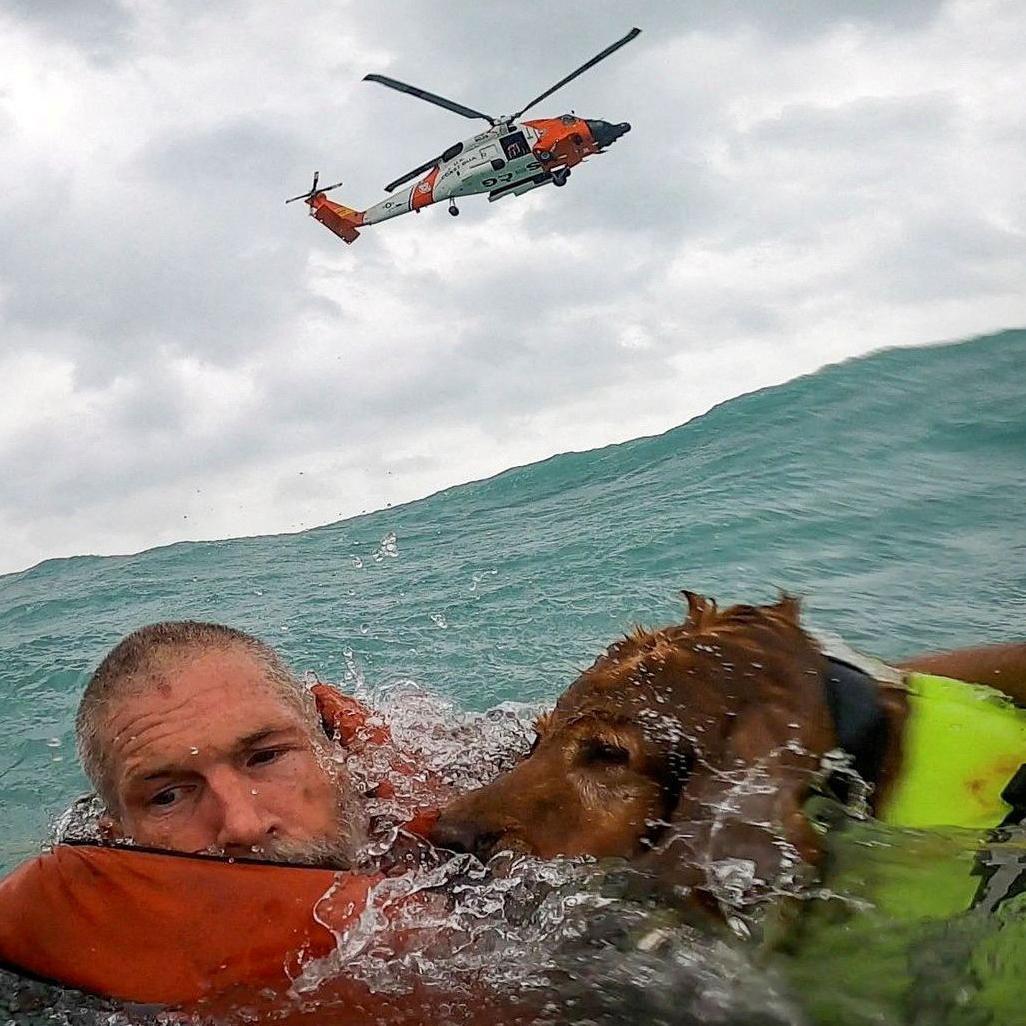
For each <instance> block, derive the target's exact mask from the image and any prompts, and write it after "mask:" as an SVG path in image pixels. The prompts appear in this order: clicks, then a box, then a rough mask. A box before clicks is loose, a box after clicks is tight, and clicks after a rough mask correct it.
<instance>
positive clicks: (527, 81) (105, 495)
mask: <svg viewBox="0 0 1026 1026" xmlns="http://www.w3.org/2000/svg"><path fill="white" fill-rule="evenodd" d="M999 6H1000V5H999ZM75 10H76V16H75V17H68V16H67V15H68V11H67V9H66V7H65V5H62V4H25V3H20V2H19V3H12V2H10V0H9V2H7V3H6V4H4V5H2V6H0V18H2V19H3V23H4V25H5V27H6V29H8V31H5V32H4V33H3V34H2V35H0V138H2V143H3V145H4V149H5V157H6V160H5V169H4V171H3V174H4V176H5V180H4V188H3V190H2V191H0V239H2V245H0V331H2V332H3V337H4V339H5V346H4V348H3V350H0V473H2V474H3V475H4V478H5V480H7V481H9V482H13V483H14V485H15V486H14V487H13V488H9V489H8V490H7V491H6V492H5V493H4V495H3V496H2V497H0V527H2V528H3V530H4V535H5V537H6V542H5V547H4V548H2V549H0V568H11V569H14V568H17V567H20V566H24V565H27V564H29V563H31V562H33V561H35V560H37V559H39V558H42V557H44V556H48V555H56V554H71V553H76V552H81V551H87V550H92V551H97V550H98V551H124V550H128V549H133V548H138V547H141V546H143V545H147V544H153V543H155V542H163V541H169V540H173V539H175V538H180V537H196V536H208V537H209V536H216V535H227V534H232V533H249V532H252V531H257V530H267V531H270V530H281V529H294V528H295V527H297V526H300V525H301V524H306V525H309V524H312V523H316V522H323V521H326V520H331V519H334V518H336V517H338V516H340V515H343V514H349V513H354V512H359V511H360V510H361V509H364V508H369V507H372V506H374V505H378V504H381V503H383V502H385V501H398V500H400V499H404V498H412V497H415V496H416V495H418V494H423V493H424V492H427V491H430V490H433V489H436V488H438V487H441V486H443V485H446V484H451V483H453V482H456V481H459V480H463V479H467V478H470V477H479V476H481V475H482V474H486V473H491V472H494V471H497V470H499V469H502V468H503V467H505V466H508V465H510V464H513V463H520V462H523V461H525V460H528V459H535V458H540V457H543V456H546V455H549V454H550V453H552V452H555V451H559V450H562V449H565V448H571V447H580V446H586V445H594V444H600V443H602V442H606V441H610V440H617V439H623V438H626V437H630V436H632V435H636V434H639V433H643V432H648V431H653V430H660V429H662V428H665V427H668V426H670V425H671V424H673V423H677V422H679V421H681V420H684V419H686V418H687V417H688V416H691V415H693V414H695V413H697V412H700V411H701V410H702V409H705V408H707V407H708V406H709V405H710V404H712V403H714V402H717V401H720V400H722V399H723V398H725V397H727V396H728V395H730V394H736V392H738V391H740V390H743V389H746V388H752V387H757V386H759V385H762V384H766V383H769V382H772V381H777V380H782V379H783V378H786V377H788V376H790V375H792V374H795V373H799V372H801V371H805V370H809V369H812V368H813V367H815V366H817V365H819V364H821V363H823V362H825V361H828V360H831V359H837V358H840V357H843V356H846V355H851V354H853V353H856V352H862V351H865V350H867V349H869V348H872V347H874V346H878V345H882V344H888V343H893V342H898V341H917V340H918V341H924V342H925V341H931V340H933V339H935V338H938V337H952V336H953V335H957V334H959V333H960V332H964V333H965V334H969V333H972V332H973V331H976V330H983V329H986V328H990V327H996V326H999V325H1000V324H1002V323H1010V322H1013V321H1014V322H1016V323H1021V321H1022V318H1023V314H1024V312H1026V302H1024V301H1023V300H1022V298H1021V295H1020V293H1021V289H1020V288H1019V285H1018V282H1019V280H1021V275H1019V274H1018V270H1019V268H1018V254H1019V253H1020V252H1021V241H1022V232H1023V231H1024V230H1026V218H1024V216H1023V214H1024V210H1023V206H1022V201H1021V189H1020V186H1019V184H1018V183H1019V182H1020V181H1021V177H1022V173H1023V172H1024V171H1026V167H1024V163H1026V160H1024V158H1023V153H1022V149H1021V145H1020V144H1021V138H1022V121H1021V116H1020V115H1019V114H1018V113H1017V108H1015V107H1014V106H1013V104H1011V103H1010V102H1009V98H1010V97H1013V96H1018V95H1021V91H1022V88H1024V87H1026V81H1024V79H1026V73H1024V72H1023V69H1022V66H1021V62H1020V61H1019V55H1018V53H1017V51H1016V50H1015V48H1014V47H1012V46H1009V45H1008V42H1007V40H1008V39H1009V38H1010V37H1012V36H1014V34H1015V32H1014V29H1015V28H1016V26H1018V27H1019V28H1020V29H1021V28H1022V27H1023V18H1024V16H1023V14H1022V13H1021V12H1017V11H1016V10H1014V9H1013V8H1012V6H1001V7H1000V10H992V11H990V12H989V13H988V12H984V11H982V10H981V11H979V12H975V13H974V12H973V11H972V10H967V9H966V8H965V7H962V6H957V5H954V4H944V3H939V2H938V3H925V2H923V3H919V2H904V3H898V4H894V3H883V2H880V3H875V2H874V3H865V2H861V0H860V2H855V0H846V2H833V3H822V2H820V3H815V4H813V3H808V4H797V3H796V4H787V5H780V4H772V5H767V4H763V3H757V2H755V0H752V2H750V3H740V2H735V3H726V2H725V3H710V4H697V3H686V4H679V3H672V2H659V3H653V4H646V5H639V6H638V7H637V8H636V9H630V8H627V9H625V8H624V7H623V5H622V4H613V3H612V2H600V3H597V4H593V5H590V7H589V15H588V17H587V18H586V19H582V18H581V16H580V12H579V10H577V9H574V8H570V7H555V8H551V9H546V10H545V11H544V16H542V15H541V14H540V13H539V9H538V8H536V7H530V6H527V7H525V6H520V7H516V8H510V9H508V10H507V9H504V10H503V11H502V12H501V15H500V14H498V13H496V11H495V10H494V9H492V8H490V7H488V6H487V5H470V6H467V5H465V4H456V3H454V2H446V3H443V4H441V5H438V6H436V7H434V8H432V12H431V17H429V18H428V17H423V16H422V12H420V10H419V9H417V8H415V7H414V6H412V5H410V4H409V3H407V2H399V0H395V2H389V3H385V4H382V5H377V6H375V7H374V8H371V7H369V6H366V5H354V6H353V7H351V8H348V9H346V10H344V11H342V12H339V11H334V10H328V9H326V8H325V7H324V6H323V5H320V4H315V3H313V2H310V3H305V4H300V5H297V6H296V7H295V8H291V9H289V10H288V11H286V10H284V9H283V8H280V7H279V5H274V4H269V3H264V2H260V0H249V2H247V0H239V2H238V3H233V4H231V5H225V6H219V7H216V8H206V7H205V6H201V5H199V4H198V3H197V4H173V5H162V4H155V5H136V6H132V7H131V8H126V7H122V6H121V5H118V4H114V3H101V2H99V0H96V2H92V3H84V4H82V5H76V6H75ZM635 21H636V22H638V23H640V24H641V27H642V28H643V29H644V34H643V35H642V36H641V38H640V39H639V40H637V41H636V42H634V43H632V44H631V46H629V47H628V48H626V49H624V50H623V51H621V52H620V53H618V54H617V55H615V56H614V57H613V58H611V59H610V60H609V61H608V62H607V63H606V64H604V65H602V66H601V67H600V68H598V69H596V70H594V71H592V72H590V73H589V74H588V75H586V76H584V77H582V78H581V79H579V80H577V81H576V82H574V83H573V84H572V85H571V87H569V88H568V89H566V90H565V91H564V92H562V93H559V94H557V95H556V96H554V97H553V98H551V100H549V101H547V102H546V103H545V104H542V105H541V106H540V107H539V108H538V109H537V111H535V112H532V113H536V114H537V115H539V116H541V115H549V114H553V113H559V112H561V111H562V110H564V109H567V108H573V109H574V110H576V111H578V112H580V113H581V114H583V115H585V116H598V117H606V118H608V119H610V120H621V119H624V120H630V121H631V122H632V124H633V126H634V129H633V131H632V133H631V134H630V135H629V136H627V137H626V138H625V139H624V140H622V141H621V142H618V143H617V144H616V146H614V147H613V148H611V149H610V151H609V152H608V154H606V155H603V156H602V157H601V158H595V159H593V160H589V161H588V162H587V163H586V164H585V165H583V166H581V167H579V168H576V169H575V170H574V173H573V177H572V179H571V182H570V183H569V185H568V187H567V188H566V189H562V190H555V189H549V190H539V191H538V192H536V193H533V194H531V195H530V196H529V197H526V198H524V199H509V200H503V201H502V202H500V203H497V204H494V205H489V204H488V203H486V202H485V201H484V199H483V197H478V198H470V199H467V200H466V201H464V203H463V204H462V209H463V215H462V216H461V217H460V218H459V219H458V220H457V221H453V220H452V219H450V218H448V217H446V216H445V213H444V211H442V210H440V209H438V210H434V209H432V210H428V211H426V212H425V213H423V214H422V215H420V216H419V217H408V218H403V219H400V220H398V221H395V222H390V223H387V224H384V225H381V226H378V227H376V228H371V229H369V230H367V231H366V232H365V233H364V236H363V237H362V238H361V239H360V241H359V242H358V243H357V245H356V246H354V247H352V249H347V248H346V247H344V246H343V245H342V244H341V243H340V242H339V241H338V240H337V239H335V238H334V237H333V236H331V235H330V234H329V233H327V232H325V231H324V230H323V229H322V228H321V227H320V226H318V225H316V224H314V223H313V222H311V221H310V220H309V219H308V218H305V217H303V216H302V210H301V209H299V205H298V204H297V205H293V206H290V207H285V206H284V205H283V203H282V200H283V199H284V198H285V197H286V196H288V195H292V194H294V193H298V192H300V191H301V190H302V189H303V188H305V187H306V186H307V184H308V183H309V176H310V174H311V172H312V170H313V169H314V168H319V169H320V170H321V171H322V173H323V174H324V175H325V176H326V177H328V178H331V179H337V178H340V177H341V178H344V179H345V185H344V187H343V188H342V189H341V190H339V193H338V198H339V199H340V200H341V201H342V202H346V203H350V204H352V205H357V206H366V205H369V204H370V203H371V202H374V201H376V200H377V199H378V198H380V196H381V186H382V184H383V183H384V182H386V181H388V180H389V179H390V178H392V177H394V176H395V175H396V174H397V173H399V172H400V171H402V170H404V169H406V168H408V167H412V166H414V165H416V164H417V163H420V162H421V161H423V160H424V159H425V158H426V157H427V156H429V155H430V154H432V153H437V152H438V151H439V149H440V148H442V147H443V146H445V145H447V144H448V143H450V142H453V141H456V140H457V139H460V138H462V137H465V136H466V135H468V134H470V133H471V132H472V131H473V130H474V125H473V123H472V122H470V121H465V120H463V119H461V118H459V117H456V116H453V115H451V114H449V113H448V112H445V111H442V110H438V109H437V108H433V107H431V106H429V105H427V104H423V103H419V102H418V101H416V100H414V99H412V98H409V97H404V96H400V95H399V94H396V93H393V92H390V91H388V90H385V89H381V88H380V87H377V86H374V85H371V84H368V83H364V82H361V81H360V79H361V77H362V75H363V74H364V73H366V72H368V71H381V72H385V73H388V74H392V75H395V76H397V77H399V78H402V79H405V80H408V81H412V82H415V83H418V84H421V85H423V86H424V87H426V88H429V89H434V90H437V91H440V92H442V93H444V94H447V95H451V96H453V97H454V98H456V99H460V100H463V101H464V102H467V103H470V104H471V105H474V106H478V107H480V108H482V109H486V110H493V111H495V112H496V113H504V112H507V111H508V110H509V109H512V108H515V107H516V106H519V105H522V104H523V103H524V102H526V100H528V99H529V98H530V97H531V96H533V95H536V94H537V93H538V92H539V91H541V90H542V89H544V88H546V87H547V86H548V85H550V84H551V83H552V82H554V81H555V80H556V79H558V78H559V77H561V76H562V75H563V74H565V73H566V72H567V71H569V70H570V69H571V68H572V67H574V66H575V65H576V64H578V63H580V62H581V61H583V60H585V59H586V58H587V57H589V56H591V55H592V54H593V53H594V52H596V51H597V50H598V49H600V48H602V47H603V46H605V45H607V44H608V43H609V42H611V41H612V40H613V39H615V38H617V37H618V36H619V35H621V34H622V33H623V32H624V31H626V29H627V28H628V27H629V26H630V24H631V23H632V22H635ZM995 24H998V25H999V26H1000V29H1001V31H1000V32H997V33H995V32H994V31H992V29H993V26H994V25H995ZM980 153H987V154H988V159H987V160H986V161H985V162H981V161H980V160H979V157H978V154H980ZM1010 319H1011V321H1010Z"/></svg>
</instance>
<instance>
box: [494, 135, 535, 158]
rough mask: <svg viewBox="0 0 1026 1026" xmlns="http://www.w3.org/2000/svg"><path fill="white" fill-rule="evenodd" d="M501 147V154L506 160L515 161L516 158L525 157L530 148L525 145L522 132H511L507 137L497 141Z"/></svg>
mask: <svg viewBox="0 0 1026 1026" xmlns="http://www.w3.org/2000/svg"><path fill="white" fill-rule="evenodd" d="M499 143H500V145H501V146H502V152H503V153H504V154H505V155H506V159H507V160H516V159H517V158H518V157H526V156H527V155H528V154H529V153H530V152H531V150H530V147H529V146H528V145H527V140H526V139H525V138H524V133H523V132H512V133H511V134H509V135H504V136H503V137H502V138H501V139H500V140H499Z"/></svg>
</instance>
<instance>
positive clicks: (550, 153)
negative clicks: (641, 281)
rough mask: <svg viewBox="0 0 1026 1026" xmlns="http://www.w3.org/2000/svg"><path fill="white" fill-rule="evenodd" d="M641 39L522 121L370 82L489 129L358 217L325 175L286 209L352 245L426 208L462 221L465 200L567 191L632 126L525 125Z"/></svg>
mask: <svg viewBox="0 0 1026 1026" xmlns="http://www.w3.org/2000/svg"><path fill="white" fill-rule="evenodd" d="M640 33H641V29H638V28H632V29H631V30H630V32H628V33H627V35H625V36H624V37H623V38H622V39H618V40H617V41H616V42H615V43H613V44H612V45H610V46H607V47H606V48H605V49H604V50H603V51H602V52H601V53H598V54H596V55H595V56H594V57H592V58H591V60H589V61H586V62H585V63H584V64H582V65H581V66H580V67H579V68H578V69H577V70H576V71H573V72H571V73H570V74H569V75H567V76H566V77H565V78H563V79H560V81H559V82H557V83H556V84H555V85H554V86H552V87H551V88H549V89H546V90H545V92H543V93H542V94H541V95H540V96H536V97H535V98H534V99H533V100H531V102H530V103H528V104H527V105H526V106H524V107H523V108H521V109H520V110H519V111H517V112H516V113H515V114H507V115H503V116H502V117H495V116H493V115H491V114H484V113H482V112H481V111H479V110H474V109H473V108H472V107H466V106H464V105H463V104H462V103H456V102H455V101H454V100H449V99H446V98H445V97H444V96H438V95H436V94H435V93H429V92H428V91H427V90H426V89H421V88H419V87H418V86H413V85H408V84H407V83H405V82H400V81H398V79H394V78H389V77H388V76H386V75H365V76H364V79H363V80H364V81H365V82H377V83H378V84H379V85H383V86H387V87H388V88H389V89H395V90H397V91H398V92H401V93H406V94H407V95H409V96H416V97H417V98H419V99H421V100H426V101H427V102H428V103H433V104H435V105H436V106H438V107H443V108H445V109H446V110H449V111H452V112H453V113H455V114H461V115H462V116H463V117H465V118H471V119H474V120H476V119H479V118H480V119H483V120H485V121H487V122H488V125H489V127H488V129H487V130H486V131H484V132H480V133H479V134H477V135H475V136H472V137H471V138H469V139H464V140H463V141H462V142H458V143H454V144H453V145H452V146H450V147H448V149H445V150H443V151H442V152H441V153H440V154H438V156H436V157H432V158H431V159H430V160H426V161H425V162H424V163H423V164H421V165H420V166H419V167H415V168H414V169H413V170H412V171H407V172H406V174H404V175H402V176H401V177H399V178H397V179H396V180H395V181H394V182H389V183H388V185H386V186H385V192H387V193H392V194H394V195H390V196H389V197H388V198H387V199H384V200H381V202H379V203H375V204H374V205H373V206H372V207H368V208H367V209H366V210H351V209H350V208H349V207H345V206H343V205H342V204H341V203H335V202H333V201H332V200H329V199H328V198H327V195H326V194H327V193H329V192H331V191H332V190H333V189H337V188H339V186H341V185H342V184H343V183H342V182H336V183H335V184H334V185H328V186H324V187H323V188H320V187H318V181H319V179H320V172H318V171H315V172H314V176H313V185H312V186H311V187H310V189H309V190H308V191H307V192H304V193H301V194H300V195H299V196H293V197H292V198H291V199H287V200H286V201H285V202H286V203H295V202H296V201H297V200H304V201H305V202H306V203H307V205H308V206H309V207H310V215H311V216H312V217H315V218H316V219H317V220H318V221H320V222H321V224H323V225H324V226H325V227H327V228H328V229H330V230H331V231H333V232H334V233H335V234H336V235H337V236H338V237H339V238H340V239H342V240H343V241H344V242H346V243H349V244H351V243H353V242H355V241H356V240H357V238H358V237H359V235H360V231H359V230H360V229H361V228H363V227H365V226H366V225H370V224H377V223H378V222H379V221H387V220H388V219H389V218H392V217H398V216H399V215H400V214H408V213H410V211H413V212H415V213H419V212H420V211H421V210H423V209H424V208H425V207H427V206H430V205H431V204H433V203H439V202H441V201H442V200H448V201H449V213H450V214H452V216H453V217H456V216H457V215H458V214H459V212H460V211H459V207H457V205H456V199H457V197H462V196H469V195H472V194H474V193H483V192H486V193H488V200H489V202H494V201H495V200H499V199H503V198H504V197H506V196H522V195H524V193H526V192H530V191H531V190H532V189H538V188H540V187H541V186H543V185H548V184H549V183H551V184H552V185H555V186H559V187H562V186H564V185H566V182H567V179H568V178H569V177H570V169H571V168H572V167H575V166H576V165H577V164H580V163H581V161H582V160H584V159H585V158H586V157H589V156H591V155H592V154H593V153H602V152H603V151H604V150H605V149H606V148H607V147H608V146H610V145H611V144H612V143H614V142H615V141H616V140H617V139H619V138H620V136H622V135H624V134H625V133H627V132H629V131H630V130H631V126H630V125H629V124H628V123H627V122H626V121H623V122H621V123H619V124H611V123H610V122H608V121H599V120H595V119H591V118H579V117H577V115H576V114H563V115H561V116H560V117H555V118H539V119H536V120H531V121H521V120H520V118H521V117H522V115H523V114H525V113H526V112H527V111H528V110H529V109H530V108H531V107H533V106H534V105H535V104H537V103H540V102H541V101H542V100H544V99H546V98H547V97H549V96H551V95H552V94H553V93H554V92H555V91H556V90H557V89H561V88H562V87H563V86H565V85H566V84H567V83H568V82H571V81H573V79H575V78H577V76H578V75H581V74H583V73H584V72H585V71H587V70H588V69H589V68H592V67H594V66H595V65H596V64H598V63H599V61H602V60H605V58H606V57H608V56H610V54H612V53H615V52H616V51H617V50H619V49H620V47H621V46H625V45H626V44H627V43H629V42H630V41H631V40H632V39H634V38H635V37H636V36H638V35H640ZM420 175H423V176H424V177H423V178H421V179H420V180H419V181H416V182H414V184H412V185H410V186H409V187H408V188H407V189H405V190H403V191H402V192H396V191H395V190H396V189H398V188H399V187H400V186H402V185H406V184H407V182H411V181H413V180H414V179H416V178H418V177H419V176H420Z"/></svg>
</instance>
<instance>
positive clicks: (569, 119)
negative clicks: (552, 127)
mask: <svg viewBox="0 0 1026 1026" xmlns="http://www.w3.org/2000/svg"><path fill="white" fill-rule="evenodd" d="M559 120H560V121H562V122H563V124H564V125H572V124H573V123H574V122H575V121H576V120H577V118H575V117H574V116H573V114H564V115H563V116H562V117H561V118H560V119H559Z"/></svg>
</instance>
